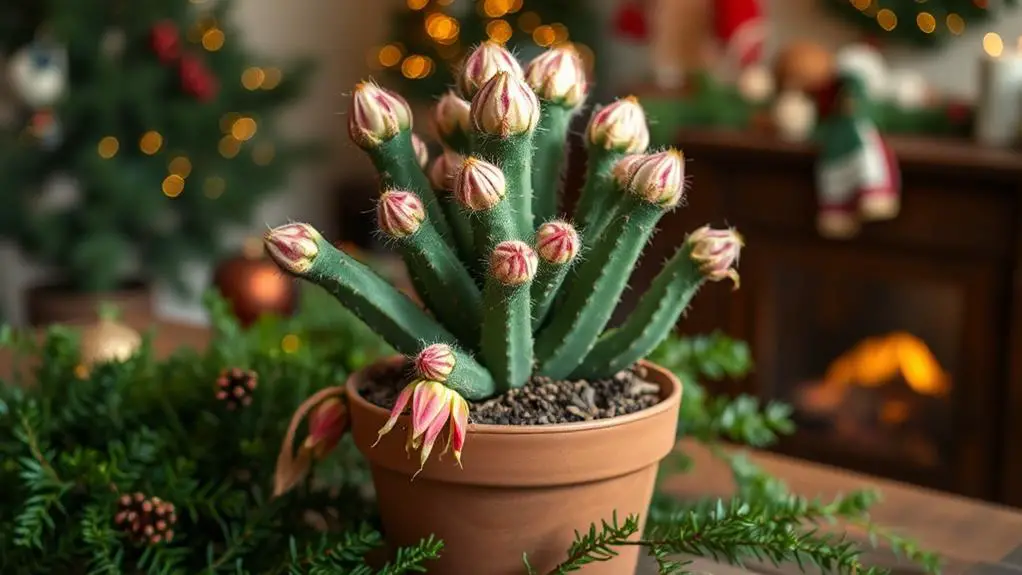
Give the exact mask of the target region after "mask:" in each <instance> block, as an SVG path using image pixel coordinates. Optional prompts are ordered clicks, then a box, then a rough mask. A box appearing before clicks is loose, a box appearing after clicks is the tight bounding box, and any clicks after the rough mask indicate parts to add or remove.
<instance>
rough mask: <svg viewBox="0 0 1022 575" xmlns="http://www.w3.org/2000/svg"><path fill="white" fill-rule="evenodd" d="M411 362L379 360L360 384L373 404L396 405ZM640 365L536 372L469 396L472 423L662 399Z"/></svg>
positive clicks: (558, 416)
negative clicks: (515, 384) (591, 374)
mask: <svg viewBox="0 0 1022 575" xmlns="http://www.w3.org/2000/svg"><path fill="white" fill-rule="evenodd" d="M410 373H411V365H410V364H403V365H402V364H397V365H389V366H379V367H377V368H376V371H375V372H373V373H370V374H369V377H367V378H366V382H367V383H366V386H365V387H364V388H363V389H361V390H359V391H360V392H361V394H362V396H363V397H364V398H365V399H366V400H367V401H369V402H370V403H372V404H375V405H378V406H380V407H382V408H384V409H387V410H389V409H391V408H392V407H393V406H394V400H395V399H397V395H398V393H400V392H401V390H402V389H403V388H404V386H406V385H408V383H409V382H410V381H411V378H410V376H409V374H410ZM645 377H646V370H645V369H644V368H642V367H640V366H636V367H634V368H632V369H628V370H624V371H621V372H619V373H618V374H617V375H615V376H614V377H610V378H607V379H601V380H597V381H586V380H574V381H570V380H569V381H554V380H552V379H550V378H548V377H539V376H536V377H533V378H532V379H531V380H530V381H529V382H528V383H526V384H525V385H524V386H523V387H521V388H519V389H513V390H511V391H509V392H507V393H505V394H502V395H500V396H498V397H495V398H493V399H486V400H483V401H470V402H469V406H470V411H469V420H470V421H471V422H472V423H491V424H497V425H547V424H553V423H575V422H579V421H590V420H594V419H605V418H608V417H614V416H617V415H625V414H627V413H633V412H636V411H640V410H643V409H646V408H649V407H652V406H654V405H656V404H657V403H659V402H660V387H659V386H658V385H656V384H655V383H650V382H648V381H646V379H645Z"/></svg>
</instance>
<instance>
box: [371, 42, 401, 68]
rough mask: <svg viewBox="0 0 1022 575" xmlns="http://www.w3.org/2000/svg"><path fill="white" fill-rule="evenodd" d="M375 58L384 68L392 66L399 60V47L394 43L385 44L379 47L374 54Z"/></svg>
mask: <svg viewBox="0 0 1022 575" xmlns="http://www.w3.org/2000/svg"><path fill="white" fill-rule="evenodd" d="M376 60H377V61H378V62H379V63H380V65H381V66H383V67H385V68H393V67H394V66H397V65H398V64H399V63H400V62H401V48H398V47H397V46H395V45H394V44H387V45H386V46H384V47H382V48H380V51H379V52H378V53H377V54H376Z"/></svg>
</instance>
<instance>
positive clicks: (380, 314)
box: [299, 237, 457, 355]
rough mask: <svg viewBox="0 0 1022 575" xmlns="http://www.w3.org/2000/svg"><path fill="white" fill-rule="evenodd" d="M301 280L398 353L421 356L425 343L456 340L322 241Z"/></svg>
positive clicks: (382, 281)
mask: <svg viewBox="0 0 1022 575" xmlns="http://www.w3.org/2000/svg"><path fill="white" fill-rule="evenodd" d="M316 245H317V247H318V248H319V253H318V255H317V256H316V257H315V258H314V259H313V260H312V265H311V267H309V269H308V270H307V271H305V272H304V273H302V274H299V275H300V276H301V277H304V278H305V279H307V280H309V281H311V282H312V283H314V284H316V285H318V286H320V287H322V288H323V289H325V290H326V291H327V292H329V293H330V294H332V295H333V296H334V297H335V298H337V300H338V301H340V302H341V304H342V305H344V307H346V308H348V309H349V310H351V312H352V313H354V314H355V315H357V316H358V317H359V319H361V320H362V321H364V322H365V323H366V325H368V326H369V328H370V329H372V330H373V331H375V332H376V333H377V334H379V336H380V337H382V338H383V340H384V341H386V342H387V343H388V344H390V346H391V347H393V348H394V349H395V350H397V351H398V352H399V353H403V354H406V355H411V354H415V353H418V351H419V349H421V348H422V344H423V342H438V341H442V342H450V343H454V342H456V341H457V339H456V338H455V337H454V335H453V334H451V332H449V331H447V329H445V328H444V327H443V326H442V325H440V324H439V323H437V321H436V320H434V319H433V318H431V317H429V315H427V314H426V312H425V311H424V310H423V309H422V308H420V307H419V306H418V305H417V304H416V303H415V302H413V301H412V300H411V299H409V298H408V296H406V295H405V294H403V293H401V292H399V291H398V290H397V289H395V288H394V286H392V285H390V283H389V282H387V280H385V279H383V278H381V277H380V276H379V275H377V273H376V272H374V271H373V270H372V269H370V268H369V267H368V266H366V265H365V264H362V263H361V262H359V261H357V260H356V259H354V258H352V257H351V256H349V255H348V254H346V253H344V252H343V251H341V250H339V249H337V248H335V247H334V246H332V245H330V242H328V241H326V240H324V239H322V237H320V238H318V239H317V240H316Z"/></svg>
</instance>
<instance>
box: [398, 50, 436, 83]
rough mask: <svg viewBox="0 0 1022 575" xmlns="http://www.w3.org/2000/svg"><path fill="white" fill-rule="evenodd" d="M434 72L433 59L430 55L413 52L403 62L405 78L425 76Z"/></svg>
mask: <svg viewBox="0 0 1022 575" xmlns="http://www.w3.org/2000/svg"><path fill="white" fill-rule="evenodd" d="M432 73H433V60H432V59H431V58H429V57H428V56H420V55H418V54H413V55H411V56H409V57H407V58H405V59H404V61H403V62H401V74H402V75H404V77H405V78H410V79H419V78H425V77H426V76H429V75H430V74H432Z"/></svg>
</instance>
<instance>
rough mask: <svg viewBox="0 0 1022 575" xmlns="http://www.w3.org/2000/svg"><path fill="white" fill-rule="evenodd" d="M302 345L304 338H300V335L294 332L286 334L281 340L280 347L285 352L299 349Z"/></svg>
mask: <svg viewBox="0 0 1022 575" xmlns="http://www.w3.org/2000/svg"><path fill="white" fill-rule="evenodd" d="M301 345H302V340H300V339H298V336H297V335H295V334H293V333H289V334H287V335H285V336H284V337H283V338H281V340H280V349H281V350H283V351H284V353H294V352H296V351H298V348H299V347H301Z"/></svg>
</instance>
